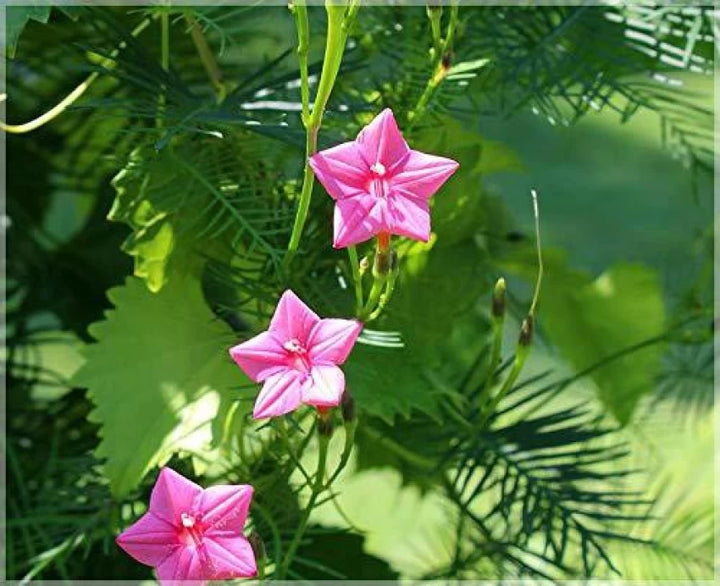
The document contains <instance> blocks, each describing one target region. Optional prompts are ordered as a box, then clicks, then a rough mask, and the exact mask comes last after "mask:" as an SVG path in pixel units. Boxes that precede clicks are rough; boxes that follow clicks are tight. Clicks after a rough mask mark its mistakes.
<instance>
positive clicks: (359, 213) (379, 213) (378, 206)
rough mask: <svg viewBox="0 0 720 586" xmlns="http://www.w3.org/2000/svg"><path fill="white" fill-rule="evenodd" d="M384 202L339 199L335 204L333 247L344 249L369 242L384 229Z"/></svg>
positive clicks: (371, 199)
mask: <svg viewBox="0 0 720 586" xmlns="http://www.w3.org/2000/svg"><path fill="white" fill-rule="evenodd" d="M384 220H385V202H384V201H382V200H379V199H375V198H374V197H372V196H370V195H368V196H360V197H353V198H352V199H339V200H338V201H337V202H336V203H335V219H334V225H335V234H334V237H333V246H334V247H335V248H345V247H346V246H352V245H353V244H358V243H360V242H365V241H366V240H370V238H372V237H373V236H375V234H377V233H378V232H380V231H381V230H382V229H383V227H384Z"/></svg>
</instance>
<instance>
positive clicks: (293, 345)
mask: <svg viewBox="0 0 720 586" xmlns="http://www.w3.org/2000/svg"><path fill="white" fill-rule="evenodd" d="M283 348H285V350H287V351H288V352H292V353H293V354H305V352H306V350H305V347H304V346H303V345H302V344H301V343H300V340H298V339H297V338H293V339H292V340H288V341H287V342H285V343H284V344H283Z"/></svg>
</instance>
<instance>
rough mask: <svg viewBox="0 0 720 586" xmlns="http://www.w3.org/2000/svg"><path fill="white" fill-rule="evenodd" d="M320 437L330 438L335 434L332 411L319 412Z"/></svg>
mask: <svg viewBox="0 0 720 586" xmlns="http://www.w3.org/2000/svg"><path fill="white" fill-rule="evenodd" d="M317 425H318V427H317V430H318V435H321V436H324V437H330V436H332V434H333V431H334V428H335V426H334V425H333V417H332V412H331V411H318V420H317Z"/></svg>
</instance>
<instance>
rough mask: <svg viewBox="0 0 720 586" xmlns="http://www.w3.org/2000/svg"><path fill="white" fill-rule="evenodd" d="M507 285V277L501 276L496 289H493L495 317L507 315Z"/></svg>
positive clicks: (493, 312)
mask: <svg viewBox="0 0 720 586" xmlns="http://www.w3.org/2000/svg"><path fill="white" fill-rule="evenodd" d="M506 290H507V285H506V283H505V279H503V278H502V277H500V278H499V279H498V280H497V283H495V289H494V290H493V298H492V314H493V317H495V318H503V317H505V291H506Z"/></svg>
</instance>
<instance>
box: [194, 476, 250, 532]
mask: <svg viewBox="0 0 720 586" xmlns="http://www.w3.org/2000/svg"><path fill="white" fill-rule="evenodd" d="M252 496H253V487H252V486H249V485H247V484H240V485H232V486H230V485H221V486H211V487H210V488H206V489H205V490H204V491H203V493H202V495H201V496H200V502H199V503H198V507H197V508H198V510H199V511H200V513H201V514H202V522H203V525H204V526H205V527H206V528H205V534H206V535H212V534H213V533H215V532H219V531H222V532H226V531H230V532H234V533H242V531H243V528H244V527H245V520H246V519H247V516H248V510H249V509H250V501H251V500H252Z"/></svg>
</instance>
